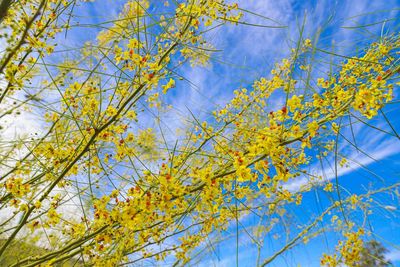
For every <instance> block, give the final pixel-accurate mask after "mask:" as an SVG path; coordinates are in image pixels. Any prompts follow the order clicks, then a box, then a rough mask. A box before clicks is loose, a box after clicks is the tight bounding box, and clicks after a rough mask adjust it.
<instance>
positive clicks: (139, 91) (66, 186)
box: [0, 0, 400, 266]
mask: <svg viewBox="0 0 400 267" xmlns="http://www.w3.org/2000/svg"><path fill="white" fill-rule="evenodd" d="M84 2H85V1H82V2H79V1H77V0H71V1H67V0H63V1H61V0H23V1H22V0H21V1H2V4H1V6H2V7H3V6H4V9H2V11H1V12H0V19H1V40H2V42H3V43H5V48H4V49H3V51H2V54H1V60H0V73H1V75H2V81H3V85H2V87H1V91H0V114H1V115H0V116H1V118H4V119H8V122H9V121H13V120H19V119H20V118H21V116H23V114H26V113H28V112H30V113H31V114H32V115H31V116H34V118H35V120H37V121H39V122H40V129H39V130H37V129H34V131H33V132H29V131H28V133H24V134H21V135H14V136H10V135H9V134H6V133H5V132H6V131H7V127H8V126H7V123H6V122H4V125H2V130H1V131H3V133H2V135H1V138H2V140H1V148H0V163H1V169H0V170H1V171H0V180H1V185H2V187H1V189H0V200H1V201H0V212H1V221H0V225H1V227H0V233H1V239H2V242H1V243H0V259H1V257H2V255H3V256H4V255H10V253H12V250H15V248H16V245H17V246H18V244H21V242H23V243H24V244H31V245H32V246H34V247H35V249H34V250H33V249H32V253H31V254H30V255H29V253H27V255H26V256H24V257H18V258H16V259H14V260H13V261H12V262H10V263H9V264H10V265H12V266H52V265H57V264H70V263H71V262H74V261H75V263H76V264H77V265H88V266H92V265H93V266H118V265H128V264H134V263H141V262H144V261H146V260H148V259H152V260H154V261H160V262H163V261H167V262H169V263H171V265H172V264H175V265H191V264H194V262H193V259H194V258H195V257H196V255H197V254H201V251H202V248H204V246H205V244H207V243H209V242H213V240H211V241H210V239H212V238H213V237H215V233H217V232H224V231H226V230H227V229H228V228H229V227H230V226H231V225H232V224H235V225H236V226H239V225H240V223H241V220H242V218H244V217H245V216H248V215H249V214H252V213H255V214H257V215H258V216H260V217H262V218H264V221H265V222H266V223H265V225H264V226H263V227H258V231H257V233H256V234H255V235H254V238H253V239H254V242H255V243H256V244H257V246H258V247H259V251H262V249H263V241H262V240H263V237H264V236H265V235H267V234H268V233H269V232H271V231H272V229H273V228H274V227H278V225H279V224H280V223H281V221H280V220H281V219H282V218H284V217H285V214H287V212H285V211H286V210H287V207H289V206H291V205H295V206H298V207H300V206H301V205H302V196H303V195H304V194H305V193H306V192H309V191H310V190H312V189H313V188H314V187H320V186H321V185H322V186H323V190H325V191H326V192H337V194H338V196H339V198H338V199H335V200H332V201H331V203H330V205H329V206H327V207H326V209H325V210H323V211H321V212H320V214H316V215H315V216H314V217H312V218H310V220H309V221H307V222H306V223H305V224H304V225H301V226H299V227H293V228H292V229H291V230H290V231H291V233H290V235H289V234H288V235H287V238H286V239H285V242H284V245H282V247H278V248H275V251H273V253H272V254H270V255H269V256H268V257H265V258H259V259H258V260H257V264H258V265H260V266H265V265H267V264H269V263H271V262H273V261H274V260H275V259H277V258H278V257H279V256H280V255H281V254H283V253H285V252H287V251H289V250H291V249H292V248H294V247H296V246H297V245H299V244H300V243H303V242H306V241H307V240H309V239H311V238H314V237H316V236H318V235H320V234H322V233H323V232H324V231H325V230H326V229H329V230H332V231H335V232H337V233H338V234H339V235H340V236H341V238H340V241H339V243H338V244H337V245H336V246H335V251H334V252H333V253H332V251H330V253H328V252H327V253H326V254H323V255H321V264H322V265H326V266H339V265H342V264H345V265H348V266H357V264H358V263H359V261H360V259H361V255H362V250H363V247H364V245H363V240H364V239H363V238H364V236H365V235H366V230H365V228H366V227H365V225H366V223H365V221H364V222H361V224H360V223H359V222H358V221H357V220H353V218H352V217H351V216H346V215H348V214H351V213H356V212H358V213H362V214H368V212H369V209H370V206H369V205H368V201H367V200H369V199H370V198H371V197H372V196H373V195H375V194H379V193H382V192H394V190H396V189H397V188H398V187H399V186H400V184H398V183H395V184H391V185H389V186H386V187H382V188H378V189H375V190H369V191H367V192H366V193H365V194H359V195H355V194H352V195H346V194H344V193H343V192H342V189H341V188H340V187H339V185H338V183H336V184H333V183H331V182H329V181H328V182H327V181H324V180H323V179H322V178H321V177H320V176H315V175H312V174H311V173H309V172H308V166H309V164H310V162H311V161H313V160H314V159H315V158H317V155H316V152H318V153H320V155H318V156H319V157H329V156H333V157H334V159H335V160H334V163H335V167H334V168H335V169H336V170H337V169H338V166H339V165H344V164H345V163H346V159H345V158H344V157H342V156H340V155H339V154H338V153H337V146H338V145H337V144H338V143H337V139H338V137H339V136H340V135H341V132H342V129H343V128H345V127H349V126H348V125H345V124H344V123H343V118H346V117H347V116H349V114H350V113H355V114H358V116H359V117H360V118H362V119H363V120H368V119H371V118H373V117H375V116H377V115H378V112H379V111H380V110H381V109H382V108H383V107H384V106H385V104H387V103H388V102H391V101H393V96H394V93H393V90H394V88H395V82H396V80H395V79H396V78H397V76H398V73H399V69H400V67H399V64H398V60H399V58H398V56H399V47H400V39H399V36H398V35H397V34H393V35H388V36H385V37H382V38H380V39H378V40H372V41H371V43H370V45H369V46H368V47H365V49H364V50H362V51H360V52H357V53H355V54H354V55H351V56H348V57H347V58H345V59H344V60H341V61H340V62H339V63H338V66H336V67H335V68H334V69H333V70H332V72H330V73H329V75H327V76H326V77H320V78H318V79H314V78H313V75H311V73H312V67H313V57H314V56H315V54H316V53H317V50H316V48H315V46H314V45H313V42H312V41H311V40H310V39H307V38H303V37H302V36H301V35H300V38H299V41H298V42H297V45H296V46H295V47H294V48H293V50H292V51H291V53H290V55H289V56H288V57H287V58H285V59H283V60H282V61H281V62H280V63H278V64H276V65H275V67H274V68H273V69H272V70H271V72H270V73H267V74H265V76H264V77H260V78H259V79H257V80H255V81H254V82H253V83H252V84H251V85H249V86H248V88H238V89H237V90H235V92H234V96H233V98H232V99H231V100H230V101H229V102H228V103H226V105H225V106H223V107H218V108H215V110H214V111H213V113H212V117H211V118H208V119H206V120H201V119H199V118H197V117H196V116H194V115H193V116H189V117H188V118H186V119H187V121H188V122H189V123H187V124H186V125H185V126H184V127H182V129H181V133H180V134H179V135H177V136H172V137H171V136H166V135H165V134H164V132H165V131H164V129H163V124H162V123H161V122H160V118H159V117H158V116H154V117H153V116H152V115H154V114H163V113H165V112H168V110H170V109H171V107H170V106H169V105H168V104H167V103H166V101H165V99H166V96H167V95H168V94H171V91H173V90H174V89H175V87H178V83H180V82H181V81H182V79H180V76H179V69H180V68H181V67H183V66H187V65H190V66H192V67H193V66H196V65H206V64H207V63H208V62H209V60H210V58H211V57H212V55H213V53H215V51H217V48H214V47H213V46H212V45H211V43H209V42H208V41H209V40H207V33H208V32H210V31H212V30H213V29H214V28H216V27H224V25H225V24H234V25H235V24H240V23H246V22H245V21H244V20H243V19H242V16H243V13H245V12H246V10H243V9H241V8H240V6H239V5H238V4H236V3H230V2H229V3H228V2H227V1H224V0H186V1H165V12H164V13H163V14H154V13H152V10H151V8H150V1H148V0H136V1H133V0H132V1H126V3H125V4H124V6H123V8H122V10H121V12H120V13H119V14H118V15H117V17H115V18H114V19H113V20H110V21H104V22H101V23H99V24H97V25H83V24H82V25H80V24H74V25H73V24H71V23H70V22H71V18H73V17H74V15H75V13H74V12H75V10H76V7H77V6H79V5H82V6H85V5H89V4H88V3H84ZM95 4H98V5H101V1H97V3H95ZM90 26H93V27H99V28H101V31H100V32H99V34H98V35H97V37H96V39H94V40H92V41H90V42H87V43H85V44H84V45H82V46H81V47H76V48H73V49H71V50H72V51H69V52H71V53H72V55H74V56H68V57H61V59H60V57H56V56H55V55H56V53H63V51H57V40H59V39H58V38H59V37H60V36H64V37H65V36H66V37H65V38H68V36H71V31H73V30H74V28H79V27H90ZM64 52H65V51H64ZM304 77H307V78H304ZM311 84H315V86H311ZM274 95H283V96H284V99H285V100H284V103H283V105H282V106H281V107H280V108H278V109H275V110H271V99H273V97H274ZM172 108H173V107H172ZM151 125H155V126H151ZM299 177H309V179H308V180H307V182H306V183H304V184H303V185H302V186H301V187H300V188H297V189H296V190H292V189H290V188H289V187H288V184H290V183H291V182H292V181H294V180H296V179H298V178H299ZM71 206H73V207H74V210H73V212H72V214H71V209H68V207H71ZM333 214H337V215H333ZM322 222H325V223H324V224H322ZM237 234H238V233H237ZM248 234H249V235H250V233H248ZM215 242H217V241H215ZM36 248H37V249H36ZM41 248H42V249H41Z"/></svg>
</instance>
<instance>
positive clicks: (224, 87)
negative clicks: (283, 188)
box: [59, 0, 400, 266]
mask: <svg viewBox="0 0 400 267" xmlns="http://www.w3.org/2000/svg"><path fill="white" fill-rule="evenodd" d="M123 2H124V1H121V0H118V1H111V0H102V1H95V2H94V3H86V4H82V6H81V7H79V6H78V7H76V8H77V12H78V14H79V15H80V16H79V17H76V18H74V19H73V20H75V21H79V22H80V24H81V25H82V24H85V23H88V24H96V23H98V22H101V21H104V20H109V19H112V18H114V17H115V16H116V15H117V14H118V11H119V10H120V9H121V4H122V3H123ZM161 2H162V1H158V0H157V1H156V0H154V1H152V6H151V7H150V12H154V13H157V12H160V11H162V8H163V7H162V5H160V3H161ZM238 2H239V5H240V7H241V8H243V9H245V10H249V11H252V12H255V13H257V14H259V15H262V16H263V17H262V16H256V15H254V14H251V13H245V17H244V20H245V21H246V22H250V23H253V24H257V25H265V26H273V27H261V26H259V27H255V26H246V25H238V26H233V25H226V26H223V27H219V28H217V29H215V30H214V31H212V32H210V33H208V34H207V38H208V40H210V41H211V43H213V44H214V45H215V47H216V48H217V49H221V52H217V53H215V54H214V55H213V57H212V60H211V64H210V65H209V66H207V67H195V68H190V67H189V66H184V67H183V68H182V69H181V70H180V71H179V75H181V76H182V77H183V78H184V80H183V81H180V82H179V83H178V84H177V87H176V88H174V90H173V92H172V93H171V94H170V95H169V96H168V97H167V98H166V99H165V100H166V101H167V102H168V103H171V104H172V105H174V106H175V107H176V109H175V110H174V111H173V112H170V113H168V114H166V115H164V118H163V119H165V120H168V128H169V134H170V138H171V139H173V137H174V135H175V130H176V129H178V128H181V127H183V126H184V124H185V121H184V119H183V118H185V117H188V116H190V112H193V113H194V114H195V115H196V116H197V117H199V118H201V119H203V120H208V119H209V117H210V112H211V111H212V110H214V109H215V108H217V107H218V106H220V105H223V104H224V103H226V102H227V101H229V99H230V98H231V97H232V96H233V90H235V89H237V88H239V87H248V88H250V86H251V84H252V81H253V80H255V79H257V78H259V77H261V76H267V75H268V73H269V72H270V70H271V68H272V67H273V65H274V63H275V62H277V61H279V60H281V59H282V58H284V57H285V56H287V55H288V52H289V51H290V48H293V47H294V45H295V43H296V42H297V40H298V39H299V32H300V28H301V27H302V25H303V22H304V33H303V36H304V38H310V39H312V40H313V41H314V42H315V45H316V46H317V47H318V48H319V49H322V50H327V51H332V50H333V51H335V53H337V54H341V55H347V56H353V55H356V54H357V50H356V49H355V48H359V49H362V47H363V46H364V45H366V44H368V43H370V42H371V41H377V40H379V38H380V36H381V35H386V34H390V33H396V32H397V31H398V30H399V29H398V26H399V25H400V24H399V23H400V15H399V14H400V13H399V12H400V1H394V0H388V1H380V0H375V1H366V0H364V1H361V0H356V1H329V0H324V1H290V0H282V1H272V0H271V1H270V0H240V1H238ZM88 6H89V8H88ZM265 17H268V18H272V19H273V20H274V21H271V20H268V19H266V18H265ZM281 26H286V27H284V28H282V27H281ZM98 31H99V29H98V28H91V27H88V28H83V27H79V28H76V29H74V28H73V29H71V30H70V31H69V33H68V38H67V40H63V39H62V38H61V37H60V38H61V40H60V41H61V43H62V45H61V46H59V49H60V47H62V48H68V47H76V46H80V45H81V44H82V43H83V42H84V41H89V40H94V39H95V37H96V34H97V33H98ZM317 38H318V39H317ZM327 59H330V57H329V56H327V55H326V54H324V53H320V54H319V58H318V60H321V61H322V60H327ZM332 60H334V62H340V61H342V58H339V57H334V58H333V59H332ZM317 65H318V67H319V68H318V70H317V71H316V72H315V73H314V75H315V76H321V77H323V76H324V75H326V72H327V71H328V68H327V65H326V64H323V63H321V64H317ZM395 96H396V97H395V98H396V99H398V97H399V92H398V88H396V90H395ZM282 105H283V99H281V98H279V97H275V98H274V99H272V100H271V103H270V106H271V109H277V108H279V107H281V106H282ZM189 109H190V112H189ZM398 112H399V105H398V104H390V105H388V106H387V107H385V108H384V113H385V115H386V116H387V118H388V119H389V121H390V123H391V126H390V125H389V124H388V123H387V122H386V120H385V119H384V117H383V116H382V115H379V116H378V117H377V118H375V119H374V120H373V121H371V122H370V124H371V125H373V126H375V127H378V128H379V129H385V130H386V131H387V132H388V133H390V134H385V133H382V132H380V131H377V130H375V129H374V128H373V127H370V126H367V125H365V124H363V123H361V122H356V121H354V120H355V119H353V122H354V123H355V124H354V125H353V130H354V132H355V136H356V138H355V139H356V143H357V145H358V146H359V148H360V149H361V150H363V151H364V152H365V154H367V155H365V154H363V153H362V152H360V151H357V150H356V149H354V148H352V147H351V145H349V144H348V143H347V142H346V141H345V140H344V139H343V138H342V139H341V140H340V145H339V151H340V152H341V153H342V154H343V155H345V156H346V157H348V158H349V161H350V162H349V168H342V169H340V170H339V182H340V185H341V186H343V188H344V189H345V190H347V191H348V192H354V193H363V192H366V190H367V189H371V188H372V189H373V188H379V187H381V186H384V185H390V184H392V183H394V182H396V181H398V179H399V176H400V175H399V174H400V154H399V153H398V151H400V140H399V139H398V138H396V137H395V136H393V135H394V132H393V129H392V127H393V128H394V129H395V130H397V131H398V132H400V119H399V116H398ZM149 126H152V125H149ZM343 134H344V136H345V137H347V138H348V139H349V140H353V139H352V135H351V132H350V130H349V128H348V129H347V130H345V131H344V132H343ZM368 155H369V156H368ZM331 160H332V159H331ZM329 164H332V161H330V162H329V161H327V162H325V163H324V165H323V167H321V165H320V164H319V163H318V162H315V163H312V164H311V165H310V169H309V170H310V172H313V173H318V174H319V173H324V174H325V178H326V179H328V180H329V179H333V178H334V173H333V172H332V169H330V167H329ZM302 179H303V180H302ZM304 179H306V178H305V177H300V178H299V179H298V180H296V181H294V182H293V183H292V184H291V185H290V186H289V187H290V188H292V190H295V189H296V188H298V187H299V186H301V185H302V184H303V183H304ZM329 198H332V199H336V198H337V196H336V195H335V193H332V194H330V195H329V194H326V193H323V192H321V190H320V189H316V190H313V191H311V192H310V193H307V194H306V195H305V196H304V203H303V205H302V206H301V209H295V208H294V207H293V208H292V209H291V211H292V214H293V216H294V217H295V218H296V221H299V222H303V223H306V222H307V219H309V216H310V215H311V214H318V213H320V212H321V210H323V209H324V208H326V207H327V205H328V203H329V201H328V199H329ZM372 205H374V210H376V213H373V214H372V215H370V216H369V218H368V219H369V224H370V227H371V229H372V230H373V233H374V235H376V236H375V238H376V239H377V240H379V241H381V242H382V243H383V244H384V245H385V246H386V247H387V248H388V249H389V252H388V257H389V258H390V259H391V260H392V262H393V263H394V265H395V266H400V228H399V218H400V215H399V209H400V204H399V200H398V196H390V195H388V194H380V195H377V197H376V198H375V200H374V202H373V204H372ZM242 223H243V225H245V226H252V225H254V224H255V223H257V218H256V217H254V218H253V217H252V216H249V217H246V218H243V221H242ZM264 223H269V222H268V221H264ZM279 230H280V231H282V227H278V228H277V230H276V232H274V234H277V233H279ZM230 231H233V230H232V229H228V233H225V235H224V236H225V237H226V236H229V233H230ZM337 238H338V236H337V235H336V234H334V233H325V234H324V235H322V236H321V237H318V238H315V239H313V240H311V241H310V242H309V243H308V244H307V246H299V247H298V248H295V249H293V250H291V251H290V252H289V253H285V254H283V255H282V256H281V257H279V258H278V259H277V260H276V261H275V262H274V263H273V264H271V266H296V265H297V264H300V265H301V266H319V258H320V256H321V254H322V252H326V251H328V252H329V251H332V249H333V248H334V246H335V244H336V241H337ZM235 240H236V237H233V238H230V239H228V240H227V241H225V242H222V243H221V244H219V245H217V246H216V247H215V252H210V253H209V254H208V256H207V258H205V259H204V260H203V261H201V263H200V264H199V265H200V266H210V265H211V266H213V265H215V266H232V265H234V264H236V241H235ZM239 240H240V243H239V244H240V246H239V261H240V266H254V264H255V260H256V250H255V246H254V245H251V244H250V242H249V238H248V237H247V236H246V234H245V233H243V232H241V234H240V238H239ZM264 244H265V246H264V248H263V252H262V254H261V255H262V256H263V257H264V258H265V257H267V256H268V255H270V251H271V249H275V250H276V249H278V248H279V247H280V245H282V244H280V241H279V240H278V241H276V240H274V239H273V237H272V235H271V236H267V237H266V239H265V243H264Z"/></svg>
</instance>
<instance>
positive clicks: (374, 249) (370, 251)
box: [359, 240, 392, 267]
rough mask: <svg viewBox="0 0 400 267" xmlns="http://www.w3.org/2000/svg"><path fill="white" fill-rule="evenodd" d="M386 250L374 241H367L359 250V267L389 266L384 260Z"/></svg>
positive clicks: (388, 262) (389, 263)
mask: <svg viewBox="0 0 400 267" xmlns="http://www.w3.org/2000/svg"><path fill="white" fill-rule="evenodd" d="M386 252H387V249H386V248H385V247H383V246H382V244H381V243H379V242H378V241H376V240H371V241H368V242H367V243H366V244H365V245H364V248H363V249H362V250H361V259H360V263H359V266H361V267H364V266H391V265H392V264H391V262H390V261H388V260H386V259H385V253H386Z"/></svg>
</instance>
